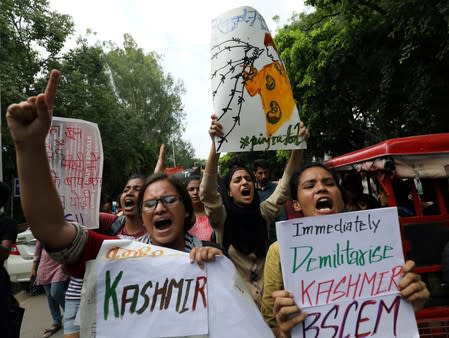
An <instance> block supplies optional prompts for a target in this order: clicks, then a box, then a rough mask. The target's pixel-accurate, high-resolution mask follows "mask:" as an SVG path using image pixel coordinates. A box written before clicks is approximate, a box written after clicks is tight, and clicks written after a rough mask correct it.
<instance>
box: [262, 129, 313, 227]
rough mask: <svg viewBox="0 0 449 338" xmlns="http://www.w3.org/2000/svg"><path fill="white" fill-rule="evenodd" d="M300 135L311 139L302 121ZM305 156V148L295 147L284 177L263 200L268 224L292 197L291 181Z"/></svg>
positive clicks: (304, 138)
mask: <svg viewBox="0 0 449 338" xmlns="http://www.w3.org/2000/svg"><path fill="white" fill-rule="evenodd" d="M299 135H300V136H301V137H302V139H303V140H304V142H306V141H307V140H308V139H309V130H308V129H307V127H306V126H305V125H304V123H303V122H301V125H300V129H299ZM303 158H304V149H293V150H292V151H291V153H290V158H289V160H288V162H287V165H286V166H285V169H284V173H283V174H282V178H281V180H280V181H279V184H278V185H277V187H276V189H275V191H273V193H272V194H271V196H270V197H268V198H267V199H266V200H265V201H263V202H262V203H261V205H260V210H261V212H262V216H263V217H264V219H265V221H266V222H267V224H270V223H272V222H273V221H274V219H275V218H276V217H277V215H278V214H279V210H280V207H281V206H282V205H284V203H285V201H286V200H287V199H288V198H289V197H290V192H289V188H290V187H289V182H290V179H291V177H292V175H293V174H294V172H295V171H296V170H297V169H298V168H299V166H300V165H301V163H302V161H303Z"/></svg>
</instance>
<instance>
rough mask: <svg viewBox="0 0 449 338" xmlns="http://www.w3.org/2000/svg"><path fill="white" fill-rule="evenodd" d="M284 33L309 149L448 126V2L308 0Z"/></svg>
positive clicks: (281, 39) (333, 151)
mask: <svg viewBox="0 0 449 338" xmlns="http://www.w3.org/2000/svg"><path fill="white" fill-rule="evenodd" d="M308 4H309V5H312V6H314V7H315V11H314V12H313V13H310V14H297V15H295V16H293V17H292V19H291V21H290V23H289V24H288V25H286V26H284V27H283V28H281V29H280V30H279V31H278V34H277V35H276V37H275V40H276V43H277V47H278V49H279V51H280V53H281V57H282V59H283V60H284V62H285V64H286V67H287V69H288V71H289V76H290V81H291V82H292V87H293V91H294V96H295V98H296V99H297V102H298V107H299V108H300V111H301V114H302V117H303V119H304V120H305V121H306V123H307V125H308V127H309V128H310V130H311V141H310V142H309V151H308V152H309V153H312V154H313V155H315V156H318V157H323V156H324V155H325V154H327V155H338V154H342V153H345V152H348V151H352V150H355V149H358V148H361V147H364V146H366V145H370V144H373V143H376V142H379V141H381V140H384V139H386V138H391V137H400V136H408V135H415V134H424V133H438V132H447V131H448V130H449V114H448V112H447V108H448V107H449V96H448V95H447V93H448V92H449V82H448V81H447V75H448V74H449V59H448V56H449V54H448V52H449V38H448V30H449V3H448V2H447V1H440V0H429V1H420V0H401V1H387V0H380V1H379V0H376V1H375V0H364V1H359V0H309V1H308Z"/></svg>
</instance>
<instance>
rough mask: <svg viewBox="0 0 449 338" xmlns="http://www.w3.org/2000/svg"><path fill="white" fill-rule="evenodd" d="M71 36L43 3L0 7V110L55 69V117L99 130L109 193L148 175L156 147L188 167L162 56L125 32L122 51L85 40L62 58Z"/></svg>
mask: <svg viewBox="0 0 449 338" xmlns="http://www.w3.org/2000/svg"><path fill="white" fill-rule="evenodd" d="M72 32H73V22H72V19H71V17H70V16H68V15H62V14H59V13H56V12H52V11H50V10H49V8H48V2H47V1H46V0H14V1H12V0H2V1H1V2H0V38H1V47H2V48H1V49H0V81H1V82H0V84H1V89H2V91H1V95H2V96H1V99H2V101H1V105H2V111H3V112H5V111H6V108H7V105H8V104H10V103H12V102H18V101H21V100H24V99H26V98H27V97H28V96H30V95H34V94H36V93H39V92H41V91H42V90H43V89H44V88H45V83H46V80H47V76H48V73H49V71H50V69H52V68H58V69H60V70H61V73H62V77H61V80H60V85H59V89H58V95H57V98H56V105H55V112H54V114H55V115H57V116H63V117H71V118H78V119H84V120H88V121H92V122H95V123H97V124H98V126H99V129H100V133H101V136H102V142H103V150H104V169H103V178H104V180H103V187H102V189H103V191H104V192H105V193H106V194H115V193H118V192H120V191H121V189H122V186H123V183H124V182H125V180H126V178H127V177H128V176H129V175H130V174H132V173H143V174H150V173H152V172H153V169H154V165H155V163H156V160H157V156H158V154H159V146H160V144H161V143H163V142H165V143H168V141H169V140H171V139H173V140H175V143H176V160H177V162H178V164H180V165H185V166H186V167H187V166H188V165H190V163H191V162H192V161H193V155H194V152H193V149H192V146H191V144H190V143H188V142H185V141H183V140H182V139H181V136H180V135H181V134H182V131H183V123H184V119H185V115H184V113H183V107H182V101H181V95H182V94H183V93H184V88H183V85H182V82H180V81H176V80H175V79H174V78H173V77H172V76H171V75H170V74H168V73H166V72H165V71H164V70H163V67H162V65H161V57H160V56H159V55H157V54H156V53H154V52H149V53H146V52H144V51H143V50H142V49H141V48H139V47H138V46H137V44H136V43H135V41H134V40H133V38H132V37H131V36H130V35H129V34H125V35H124V43H123V46H122V47H119V46H117V45H115V44H113V43H111V42H97V43H95V44H94V45H89V44H88V42H87V41H88V39H87V38H88V36H84V37H80V38H79V39H78V40H77V44H76V46H74V47H73V48H72V49H71V50H69V51H67V52H65V53H62V52H61V49H62V47H63V46H64V43H65V41H66V39H67V38H68V36H69V35H70V34H72ZM88 34H89V33H88ZM2 115H4V114H2ZM2 120H3V123H2V129H3V133H2V136H3V137H2V143H3V149H4V152H3V155H4V156H3V159H4V161H3V163H4V166H3V169H4V173H5V175H4V176H5V180H10V179H12V177H14V176H17V174H16V171H15V156H14V148H13V145H12V142H11V139H10V137H9V133H8V132H7V130H6V123H5V120H4V116H2Z"/></svg>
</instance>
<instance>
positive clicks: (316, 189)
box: [261, 163, 429, 338]
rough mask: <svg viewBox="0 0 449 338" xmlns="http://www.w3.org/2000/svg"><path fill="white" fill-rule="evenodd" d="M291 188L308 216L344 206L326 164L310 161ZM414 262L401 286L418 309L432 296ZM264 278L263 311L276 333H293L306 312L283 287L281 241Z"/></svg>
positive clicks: (297, 204) (408, 264) (406, 269)
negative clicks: (416, 271)
mask: <svg viewBox="0 0 449 338" xmlns="http://www.w3.org/2000/svg"><path fill="white" fill-rule="evenodd" d="M290 191H291V195H292V199H294V207H295V209H296V210H297V211H302V213H303V214H304V216H305V217H309V216H319V215H330V214H335V213H339V212H342V211H343V209H344V201H343V197H342V189H341V187H340V186H339V185H338V184H337V180H336V177H335V175H334V174H333V173H332V172H331V171H330V170H329V169H328V168H327V167H326V166H325V165H323V164H320V163H311V164H308V165H304V166H303V167H302V168H300V169H299V171H298V172H297V173H295V175H293V177H292V179H291V182H290ZM414 266H415V263H414V262H413V261H407V262H406V263H405V264H404V266H403V273H404V275H403V277H402V279H401V281H400V283H399V287H400V294H401V296H402V297H403V298H404V299H405V300H407V301H409V302H411V303H412V304H413V307H414V309H415V311H417V310H419V309H421V308H422V307H423V306H424V303H425V302H426V300H427V299H428V298H429V291H428V289H427V287H426V285H425V283H424V282H422V281H421V278H420V276H419V275H418V274H416V273H413V272H412V270H413V268H414ZM264 282H265V285H264V292H263V299H262V306H261V311H262V314H263V316H264V318H265V320H266V322H267V323H268V324H269V325H270V326H271V327H272V328H273V332H274V333H275V335H276V337H283V338H286V337H290V332H291V329H292V328H293V327H294V326H296V325H298V324H299V323H301V322H303V321H304V320H305V318H306V317H307V313H306V312H305V311H302V310H301V309H300V308H299V307H298V306H297V305H296V304H295V301H294V300H293V296H292V294H291V293H290V292H289V291H287V290H284V284H283V280H282V271H281V262H280V256H279V243H278V242H275V243H274V244H272V245H271V246H270V248H269V250H268V253H267V259H266V263H265V275H264Z"/></svg>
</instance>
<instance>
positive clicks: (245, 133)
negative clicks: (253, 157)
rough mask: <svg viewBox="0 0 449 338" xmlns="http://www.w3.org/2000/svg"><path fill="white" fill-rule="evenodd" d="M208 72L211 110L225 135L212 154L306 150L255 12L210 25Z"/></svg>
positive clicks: (283, 76) (285, 82) (246, 10)
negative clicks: (209, 76)
mask: <svg viewBox="0 0 449 338" xmlns="http://www.w3.org/2000/svg"><path fill="white" fill-rule="evenodd" d="M211 72H212V75H211V81H212V98H213V105H214V111H215V112H216V114H218V117H219V121H220V122H221V123H222V124H223V127H224V132H225V135H224V137H223V138H221V137H217V141H216V147H217V151H231V152H232V151H234V152H239V151H260V150H278V149H295V148H305V143H304V142H303V140H302V138H300V137H299V136H298V131H299V125H300V124H299V123H300V118H299V114H298V110H297V107H296V102H295V99H294V98H293V93H292V89H291V85H290V80H289V79H288V75H287V72H286V69H285V67H284V64H283V62H282V60H281V59H280V57H279V54H278V52H277V49H276V46H275V43H274V41H273V39H272V37H271V34H270V31H269V30H268V27H267V25H266V23H265V20H264V18H263V17H262V15H260V13H259V12H257V11H256V10H255V9H254V8H252V7H239V8H236V9H233V10H230V11H228V12H226V13H224V14H223V15H221V16H219V17H217V18H216V19H214V20H213V21H212V37H211Z"/></svg>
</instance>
